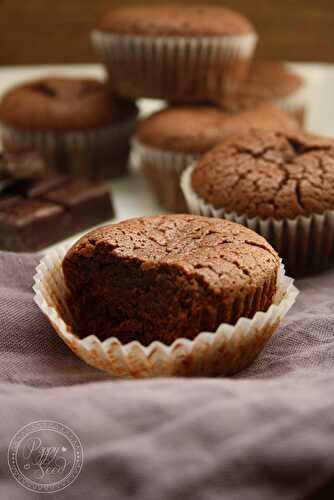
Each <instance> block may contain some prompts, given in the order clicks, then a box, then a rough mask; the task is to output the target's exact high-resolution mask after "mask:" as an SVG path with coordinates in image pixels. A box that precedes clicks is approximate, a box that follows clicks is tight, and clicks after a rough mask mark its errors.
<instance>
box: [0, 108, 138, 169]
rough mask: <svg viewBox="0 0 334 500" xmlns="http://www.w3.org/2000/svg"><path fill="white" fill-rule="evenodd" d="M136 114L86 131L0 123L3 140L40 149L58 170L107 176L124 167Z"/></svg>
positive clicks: (4, 142)
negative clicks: (39, 128) (12, 125)
mask: <svg viewBox="0 0 334 500" xmlns="http://www.w3.org/2000/svg"><path fill="white" fill-rule="evenodd" d="M135 126H136V116H132V117H130V118H128V119H126V120H123V121H121V122H118V123H115V124H112V125H109V126H106V127H101V128H97V129H89V130H85V131H66V132H54V131H43V132H40V131H29V130H20V129H16V128H14V127H10V126H8V125H5V124H3V123H2V124H1V135H2V141H3V144H4V145H6V143H8V144H14V145H17V146H19V147H32V148H36V149H38V150H39V151H41V152H42V153H43V154H44V155H45V157H46V159H47V161H48V163H49V165H51V166H52V167H53V168H54V169H56V170H59V171H60V172H61V173H66V174H71V175H77V176H80V177H89V178H108V177H113V176H114V175H119V174H121V173H122V172H125V170H126V164H127V158H128V154H129V147H130V145H129V142H130V138H131V136H132V134H133V132H134V130H135Z"/></svg>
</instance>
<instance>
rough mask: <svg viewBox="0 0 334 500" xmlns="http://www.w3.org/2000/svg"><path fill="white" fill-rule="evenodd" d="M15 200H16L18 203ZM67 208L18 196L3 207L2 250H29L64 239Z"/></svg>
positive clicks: (0, 222)
mask: <svg viewBox="0 0 334 500" xmlns="http://www.w3.org/2000/svg"><path fill="white" fill-rule="evenodd" d="M14 200H15V201H14ZM64 216H65V212H64V209H63V208H62V207H60V206H58V205H53V204H51V203H45V202H43V201H39V200H28V199H24V198H19V197H17V198H16V199H15V198H12V199H8V200H7V206H1V205H0V242H1V248H2V249H4V250H11V251H17V252H20V251H27V250H32V249H39V248H42V247H44V246H47V245H48V244H49V242H50V241H57V240H58V239H60V238H61V237H62V231H63V229H62V225H66V224H64V223H65V220H64Z"/></svg>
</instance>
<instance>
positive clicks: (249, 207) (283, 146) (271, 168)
mask: <svg viewBox="0 0 334 500" xmlns="http://www.w3.org/2000/svg"><path fill="white" fill-rule="evenodd" d="M182 182H183V188H184V192H185V194H186V197H187V201H188V203H189V204H190V206H191V210H192V211H194V212H195V213H203V214H209V213H210V214H211V215H213V216H218V215H219V216H220V217H223V218H228V219H230V220H234V221H237V222H241V223H243V224H245V225H246V226H248V227H250V228H252V229H255V230H256V231H257V232H259V233H260V234H262V236H264V237H266V238H267V239H268V241H269V242H270V243H271V244H272V245H273V246H274V248H276V250H277V251H278V252H279V254H280V256H281V257H283V261H284V263H285V265H286V266H287V269H288V272H289V273H290V274H294V275H303V274H309V273H311V272H315V271H319V270H322V269H324V268H326V267H329V266H330V265H332V264H333V257H334V239H333V236H334V141H333V140H332V139H327V138H323V137H319V136H315V135H311V134H305V133H295V134H290V133H289V134H288V133H282V132H270V131H262V132H261V133H260V132H258V131H251V132H249V133H247V134H244V135H240V136H234V137H230V138H228V139H226V140H225V141H224V142H223V143H222V144H221V145H219V146H218V147H216V148H215V149H213V150H211V151H210V152H208V153H206V154H205V155H203V156H202V158H201V159H200V160H199V161H198V163H197V164H196V165H195V167H194V168H193V170H192V171H190V169H189V170H188V171H187V172H186V173H185V174H184V178H183V180H182Z"/></svg>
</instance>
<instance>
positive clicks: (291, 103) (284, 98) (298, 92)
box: [215, 60, 309, 125]
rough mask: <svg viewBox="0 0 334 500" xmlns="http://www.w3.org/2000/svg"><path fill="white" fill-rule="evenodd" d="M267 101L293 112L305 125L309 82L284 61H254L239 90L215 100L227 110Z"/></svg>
mask: <svg viewBox="0 0 334 500" xmlns="http://www.w3.org/2000/svg"><path fill="white" fill-rule="evenodd" d="M265 101H270V102H272V103H274V104H275V105H276V106H278V107H280V108H281V109H283V110H284V111H287V112H288V113H291V114H292V115H293V116H294V117H295V118H296V119H297V120H298V122H299V123H300V124H301V125H305V120H306V114H307V110H308V106H309V92H308V87H307V83H306V81H305V79H304V78H302V77H301V76H300V75H298V74H297V73H295V72H293V71H292V70H291V69H290V68H288V67H287V66H286V65H285V64H283V63H276V62H271V61H261V60H254V61H253V62H252V64H251V66H250V71H249V73H248V75H247V78H246V79H245V81H244V83H243V84H242V85H241V87H240V88H239V90H238V91H237V92H236V93H234V94H233V95H222V96H221V97H219V98H218V99H216V101H215V102H216V104H218V105H219V106H220V107H222V108H223V109H224V110H226V111H231V112H235V111H240V110H245V109H250V108H252V107H254V105H257V104H260V103H263V102H265Z"/></svg>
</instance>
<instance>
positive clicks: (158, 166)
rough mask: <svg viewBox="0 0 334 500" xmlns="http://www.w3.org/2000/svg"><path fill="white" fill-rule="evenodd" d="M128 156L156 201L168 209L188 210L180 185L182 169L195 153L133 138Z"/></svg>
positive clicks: (193, 159) (173, 210)
mask: <svg viewBox="0 0 334 500" xmlns="http://www.w3.org/2000/svg"><path fill="white" fill-rule="evenodd" d="M131 146H132V150H131V158H132V162H133V164H134V165H135V171H136V173H139V174H140V175H142V176H143V177H144V178H145V180H146V182H147V183H148V185H149V188H150V190H151V191H152V193H153V194H154V195H155V197H156V199H157V201H158V203H159V205H160V206H161V207H163V208H165V209H167V210H169V211H171V212H181V213H182V212H183V213H184V212H187V211H188V210H187V204H186V201H185V199H184V196H183V193H182V191H181V188H180V177H181V174H182V172H183V170H184V169H185V168H186V167H187V166H188V165H190V164H191V163H193V162H194V161H195V160H196V159H197V157H198V155H194V154H185V153H174V152H169V151H163V150H161V149H157V148H152V147H149V146H146V145H145V144H143V143H141V142H140V141H139V140H138V139H137V138H134V139H133V140H132V143H131Z"/></svg>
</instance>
